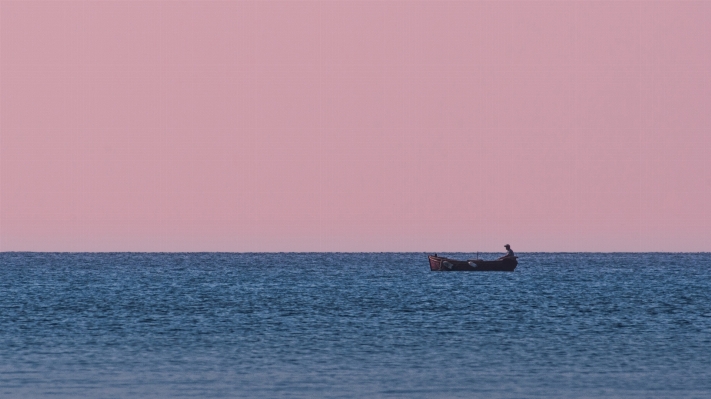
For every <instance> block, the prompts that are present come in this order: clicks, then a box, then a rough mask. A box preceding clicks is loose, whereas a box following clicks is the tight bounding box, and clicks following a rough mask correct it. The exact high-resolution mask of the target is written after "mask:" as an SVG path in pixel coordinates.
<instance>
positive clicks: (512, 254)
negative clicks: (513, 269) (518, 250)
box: [498, 244, 516, 260]
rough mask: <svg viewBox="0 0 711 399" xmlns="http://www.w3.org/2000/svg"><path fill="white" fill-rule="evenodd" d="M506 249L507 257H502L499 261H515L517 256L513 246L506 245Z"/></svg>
mask: <svg viewBox="0 0 711 399" xmlns="http://www.w3.org/2000/svg"><path fill="white" fill-rule="evenodd" d="M504 248H506V255H504V256H502V257H500V258H499V259H498V260H504V259H508V258H512V259H515V258H516V255H514V252H513V251H512V250H511V246H510V245H509V244H506V245H504Z"/></svg>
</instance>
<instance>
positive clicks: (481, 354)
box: [0, 253, 711, 399]
mask: <svg viewBox="0 0 711 399" xmlns="http://www.w3.org/2000/svg"><path fill="white" fill-rule="evenodd" d="M440 254H441V255H442V253H440ZM443 255H445V256H450V257H454V258H461V259H466V258H469V257H471V256H472V254H470V253H467V254H452V253H449V254H443ZM517 255H519V266H518V268H517V269H516V271H515V272H513V273H501V272H431V271H430V270H429V265H428V262H427V257H426V255H425V254H422V253H313V254H306V253H279V254H232V253H0V397H7V398H181V397H190V398H704V399H708V398H711V254H709V253H696V254H664V253H647V254H621V253H613V254H604V253H521V254H517ZM497 256H500V254H482V258H495V257H497Z"/></svg>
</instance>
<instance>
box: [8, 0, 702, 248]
mask: <svg viewBox="0 0 711 399" xmlns="http://www.w3.org/2000/svg"><path fill="white" fill-rule="evenodd" d="M710 20H711V2H709V1H697V2H694V1H655V2H637V1H635V2H632V1H629V2H628V1H609V2H608V1H605V2H602V1H596V2H588V1H575V2H565V1H535V2H534V1H518V2H517V1H506V2H504V1H501V2H498V1H489V2H479V1H298V0H297V1H283V2H282V1H258V2H254V1H5V0H2V1H0V250H2V251H230V252H231V251H236V252H252V251H375V252H377V251H414V252H445V251H461V252H474V251H482V252H483V251H502V252H503V250H504V249H503V245H504V244H506V243H509V244H511V246H512V249H513V250H514V251H516V252H521V251H522V252H530V251H555V252H557V251H562V252H574V251H605V252H607V251H625V252H626V251H711V206H710V205H709V204H711V160H709V154H710V151H709V149H710V146H711V24H709V23H708V21H710Z"/></svg>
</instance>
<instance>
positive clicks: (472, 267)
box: [429, 254, 518, 272]
mask: <svg viewBox="0 0 711 399" xmlns="http://www.w3.org/2000/svg"><path fill="white" fill-rule="evenodd" d="M429 259H430V270H432V271H433V272H434V271H438V272H454V271H471V272H479V271H481V272H512V271H514V269H515V268H516V265H518V261H517V260H516V257H513V258H505V259H501V260H483V259H470V260H456V259H449V258H445V257H442V256H437V254H434V255H429Z"/></svg>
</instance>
